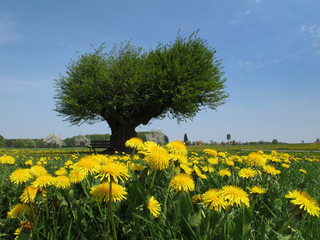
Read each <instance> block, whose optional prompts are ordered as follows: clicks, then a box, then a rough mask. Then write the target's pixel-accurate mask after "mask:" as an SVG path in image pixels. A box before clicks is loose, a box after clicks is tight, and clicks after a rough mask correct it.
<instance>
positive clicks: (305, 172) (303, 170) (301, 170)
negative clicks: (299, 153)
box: [299, 169, 307, 174]
mask: <svg viewBox="0 0 320 240" xmlns="http://www.w3.org/2000/svg"><path fill="white" fill-rule="evenodd" d="M299 171H300V172H302V173H304V174H307V171H306V170H305V169H299Z"/></svg>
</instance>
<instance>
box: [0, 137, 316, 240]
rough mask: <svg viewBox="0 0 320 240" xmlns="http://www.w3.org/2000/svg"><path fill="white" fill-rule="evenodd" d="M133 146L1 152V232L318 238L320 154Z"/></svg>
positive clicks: (136, 142)
mask: <svg viewBox="0 0 320 240" xmlns="http://www.w3.org/2000/svg"><path fill="white" fill-rule="evenodd" d="M126 144H127V146H128V147H130V148H131V149H132V150H133V152H132V153H131V154H125V153H115V154H110V155H102V154H97V155H93V154H92V153H90V152H89V151H87V150H85V149H72V150H63V149H34V150H30V149H29V150H28V149H20V150H17V149H0V173H1V175H0V176H1V179H0V181H1V182H0V184H1V185H0V229H1V230H0V239H14V238H16V239H79V240H80V239H199V240H204V239H259V240H260V239H320V219H319V217H320V208H319V205H318V201H319V200H320V189H319V184H320V177H319V173H318V171H319V170H318V169H319V161H320V153H318V152H280V151H262V150H258V149H255V150H254V151H244V150H241V151H238V149H231V151H228V149H219V148H218V146H201V147H199V146H195V148H192V147H188V148H186V147H185V145H184V144H183V143H182V142H180V141H173V142H171V143H169V144H167V145H166V146H159V145H157V144H155V143H152V142H142V141H141V140H140V139H131V140H129V141H128V142H127V143H126ZM247 146H249V145H247ZM261 146H263V145H261ZM223 147H227V148H228V146H223ZM273 149H274V148H273ZM268 150H270V149H268Z"/></svg>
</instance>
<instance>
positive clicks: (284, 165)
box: [281, 163, 290, 168]
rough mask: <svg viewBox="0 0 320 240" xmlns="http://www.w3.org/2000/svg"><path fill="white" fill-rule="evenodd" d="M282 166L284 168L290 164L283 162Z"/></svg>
mask: <svg viewBox="0 0 320 240" xmlns="http://www.w3.org/2000/svg"><path fill="white" fill-rule="evenodd" d="M281 166H282V167H284V168H289V167H290V165H289V164H286V163H283V164H281Z"/></svg>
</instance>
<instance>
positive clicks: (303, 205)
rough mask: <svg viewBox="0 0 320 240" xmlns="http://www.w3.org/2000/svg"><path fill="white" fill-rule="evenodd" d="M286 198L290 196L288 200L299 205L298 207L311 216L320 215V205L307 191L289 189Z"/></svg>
mask: <svg viewBox="0 0 320 240" xmlns="http://www.w3.org/2000/svg"><path fill="white" fill-rule="evenodd" d="M285 197H286V198H290V199H292V200H290V202H291V203H292V204H294V205H297V206H299V208H300V209H303V210H304V211H307V213H309V214H310V215H312V216H317V217H320V207H319V204H318V202H317V201H316V200H315V199H314V198H313V197H311V196H310V195H309V194H308V193H306V192H304V191H301V190H294V191H292V192H290V191H289V193H288V194H287V195H285Z"/></svg>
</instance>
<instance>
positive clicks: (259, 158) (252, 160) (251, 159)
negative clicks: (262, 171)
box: [246, 151, 267, 167]
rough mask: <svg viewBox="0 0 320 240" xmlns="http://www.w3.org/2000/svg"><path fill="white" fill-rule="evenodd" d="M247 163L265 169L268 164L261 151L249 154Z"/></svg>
mask: <svg viewBox="0 0 320 240" xmlns="http://www.w3.org/2000/svg"><path fill="white" fill-rule="evenodd" d="M246 162H247V164H248V165H249V166H257V167H263V166H264V165H266V163H267V158H265V157H264V155H263V152H261V151H258V152H252V153H249V155H248V157H247V158H246Z"/></svg>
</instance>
